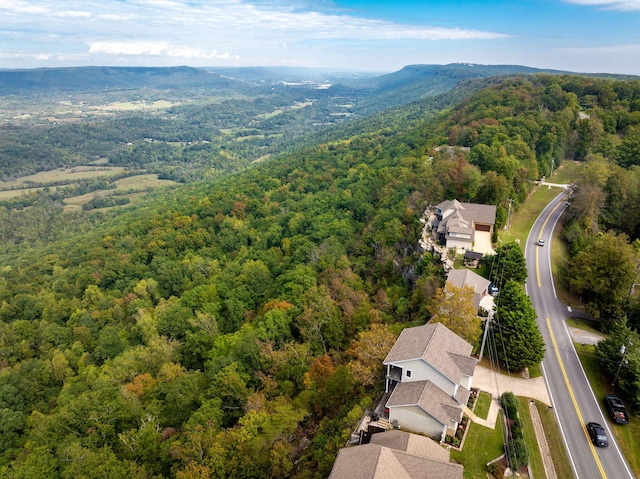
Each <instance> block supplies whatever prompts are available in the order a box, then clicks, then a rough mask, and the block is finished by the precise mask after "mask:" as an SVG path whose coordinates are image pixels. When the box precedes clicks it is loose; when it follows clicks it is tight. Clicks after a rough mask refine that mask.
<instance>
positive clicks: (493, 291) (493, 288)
mask: <svg viewBox="0 0 640 479" xmlns="http://www.w3.org/2000/svg"><path fill="white" fill-rule="evenodd" d="M487 290H488V291H489V294H490V295H491V296H497V295H498V292H499V291H500V290H499V289H498V287H497V286H496V285H495V284H493V283H489V287H488V288H487Z"/></svg>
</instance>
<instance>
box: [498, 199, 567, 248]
mask: <svg viewBox="0 0 640 479" xmlns="http://www.w3.org/2000/svg"><path fill="white" fill-rule="evenodd" d="M561 191H562V190H561V189H560V188H557V187H551V188H550V187H547V186H536V187H534V190H533V192H532V193H531V194H530V195H529V198H527V201H525V202H524V204H522V205H520V208H519V209H518V211H517V213H516V214H514V213H513V212H512V214H511V219H510V220H509V229H508V230H507V231H500V241H501V242H503V243H509V242H511V241H517V242H518V243H520V244H521V245H522V249H524V244H525V242H526V241H527V236H529V230H531V227H532V226H533V223H534V222H535V220H536V219H537V218H538V216H539V215H540V212H541V211H542V210H543V209H544V207H545V206H547V204H549V202H550V201H551V200H552V199H553V198H555V197H556V196H558V194H559V193H560V192H561Z"/></svg>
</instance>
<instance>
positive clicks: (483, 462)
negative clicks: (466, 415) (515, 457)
mask: <svg viewBox="0 0 640 479" xmlns="http://www.w3.org/2000/svg"><path fill="white" fill-rule="evenodd" d="M501 424H503V421H502V414H500V416H499V417H498V421H497V422H496V428H495V429H490V428H488V427H484V426H481V425H479V424H475V423H470V424H469V431H468V432H467V437H466V439H465V441H464V447H463V448H462V451H456V450H454V449H452V450H451V460H452V461H454V462H457V463H460V464H462V465H463V466H464V476H463V477H464V478H465V479H477V478H486V477H487V463H488V462H490V461H492V460H494V459H495V458H497V457H499V456H501V455H502V454H503V453H504V447H503V444H504V439H503V437H504V434H505V432H504V429H503V428H502V427H501Z"/></svg>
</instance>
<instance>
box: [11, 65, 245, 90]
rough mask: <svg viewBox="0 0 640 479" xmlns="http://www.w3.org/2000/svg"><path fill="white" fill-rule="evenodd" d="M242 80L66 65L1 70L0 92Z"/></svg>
mask: <svg viewBox="0 0 640 479" xmlns="http://www.w3.org/2000/svg"><path fill="white" fill-rule="evenodd" d="M241 85H243V82H240V81H238V80H234V79H231V78H226V77H223V76H222V75H219V74H217V73H213V72H211V71H207V70H203V69H200V68H192V67H186V66H182V67H108V66H102V67H98V66H94V67H69V68H36V69H28V70H0V95H12V94H15V95H24V94H29V93H48V92H55V91H58V92H72V91H76V92H78V91H81V92H92V91H100V90H129V89H136V88H160V89H165V88H176V87H181V88H185V87H217V88H238V87H240V86H241Z"/></svg>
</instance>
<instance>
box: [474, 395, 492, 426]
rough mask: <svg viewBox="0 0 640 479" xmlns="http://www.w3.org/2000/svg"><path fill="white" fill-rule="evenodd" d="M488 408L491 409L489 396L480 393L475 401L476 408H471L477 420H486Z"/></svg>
mask: <svg viewBox="0 0 640 479" xmlns="http://www.w3.org/2000/svg"><path fill="white" fill-rule="evenodd" d="M489 407H491V394H489V393H487V392H484V391H480V394H478V400H477V401H476V407H475V408H473V413H474V414H475V415H476V416H478V417H479V418H482V419H487V415H488V414H489Z"/></svg>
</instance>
